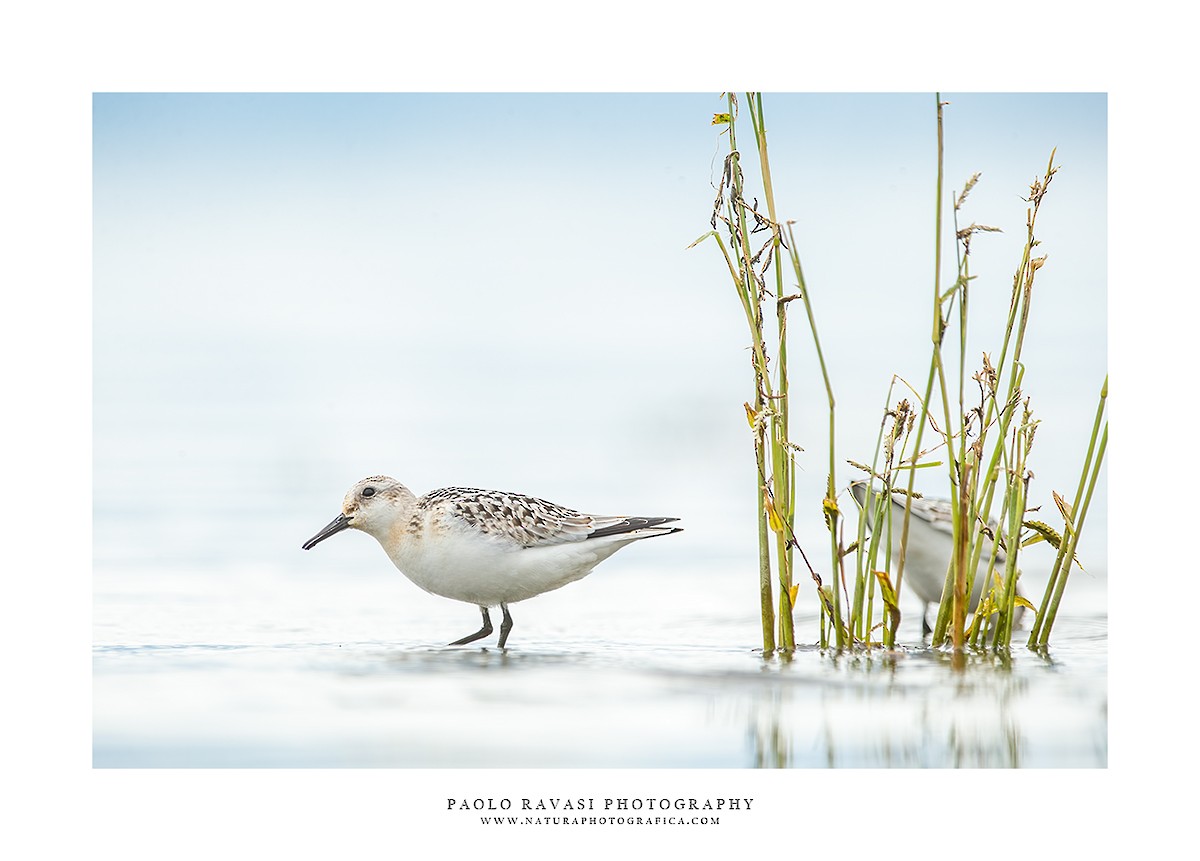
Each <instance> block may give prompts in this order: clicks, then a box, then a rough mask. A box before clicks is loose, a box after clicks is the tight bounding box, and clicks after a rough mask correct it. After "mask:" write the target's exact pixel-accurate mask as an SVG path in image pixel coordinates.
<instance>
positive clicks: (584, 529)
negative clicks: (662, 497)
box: [417, 487, 674, 547]
mask: <svg viewBox="0 0 1200 861" xmlns="http://www.w3.org/2000/svg"><path fill="white" fill-rule="evenodd" d="M417 509H418V511H419V512H420V513H421V514H422V515H429V514H435V513H436V515H437V516H439V517H444V518H449V519H450V520H452V521H458V522H460V523H461V524H462V525H464V526H466V527H467V528H469V529H472V530H476V531H478V532H481V533H483V534H485V535H491V536H495V537H497V538H500V539H502V540H506V541H509V542H512V543H513V544H516V545H519V546H521V547H539V546H546V545H551V544H566V543H570V542H575V541H585V540H587V539H589V538H599V537H602V536H606V535H616V534H619V533H623V532H631V531H633V530H635V529H642V528H647V527H651V526H656V525H658V524H659V523H664V522H667V521H670V520H674V518H660V517H651V518H646V517H640V518H639V517H628V518H627V517H603V516H598V515H593V514H583V513H582V512H579V511H575V510H573V509H570V508H565V507H563V506H561V505H555V504H554V503H553V502H547V501H546V500H544V499H538V498H537V497H533V496H524V495H523V494H519V493H505V492H503V491H499V490H480V489H479V488H474V487H444V488H442V489H440V490H434V491H431V492H429V493H427V494H425V495H424V496H423V497H421V498H420V499H419V500H418V501H417Z"/></svg>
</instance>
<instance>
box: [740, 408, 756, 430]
mask: <svg viewBox="0 0 1200 861" xmlns="http://www.w3.org/2000/svg"><path fill="white" fill-rule="evenodd" d="M742 406H744V407H745V408H746V421H747V422H749V423H750V430H754V425H755V423H756V422H757V421H758V413H756V412H755V411H754V410H753V409H751V408H750V404H748V403H743V404H742Z"/></svg>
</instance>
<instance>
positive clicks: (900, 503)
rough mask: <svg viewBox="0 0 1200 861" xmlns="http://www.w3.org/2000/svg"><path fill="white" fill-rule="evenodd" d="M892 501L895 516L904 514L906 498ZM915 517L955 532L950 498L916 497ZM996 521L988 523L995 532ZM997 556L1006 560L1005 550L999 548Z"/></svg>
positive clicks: (1001, 559)
mask: <svg viewBox="0 0 1200 861" xmlns="http://www.w3.org/2000/svg"><path fill="white" fill-rule="evenodd" d="M892 503H893V504H894V505H895V506H896V509H897V512H898V513H894V514H893V515H892V516H893V517H897V516H899V517H903V516H904V500H902V499H900V498H898V497H895V496H893V497H892ZM912 513H913V517H919V518H921V520H923V521H925V522H926V523H928V524H929V525H930V527H932V528H933V529H936V530H937V531H938V532H944V533H945V534H946V535H953V534H954V515H953V513H952V512H951V510H950V500H948V499H933V498H930V497H914V498H913V501H912ZM996 525H997V524H996V521H994V520H993V521H990V522H989V523H988V527H989V531H990V532H991V533H992V534H994V533H995V530H996ZM996 558H997V559H998V560H1000V561H1004V551H1003V550H999V551H998V552H997V553H996Z"/></svg>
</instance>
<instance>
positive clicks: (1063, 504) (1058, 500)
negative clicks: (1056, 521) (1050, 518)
mask: <svg viewBox="0 0 1200 861" xmlns="http://www.w3.org/2000/svg"><path fill="white" fill-rule="evenodd" d="M1050 495H1051V496H1053V497H1054V504H1055V505H1057V506H1058V513H1059V514H1061V515H1062V516H1063V520H1065V521H1066V523H1067V525H1068V526H1072V525H1074V524H1072V523H1071V506H1070V505H1069V504H1068V503H1067V501H1066V500H1065V499H1063V498H1062V497H1061V496H1059V495H1058V491H1055V490H1052V491H1050Z"/></svg>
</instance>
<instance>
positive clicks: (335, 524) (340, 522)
mask: <svg viewBox="0 0 1200 861" xmlns="http://www.w3.org/2000/svg"><path fill="white" fill-rule="evenodd" d="M349 527H350V518H349V517H347V516H346V515H344V514H339V515H338V516H337V517H335V518H333V520H331V521H329V525H328V526H326V527H325V528H324V529H322V530H321V531H320V532H318V533H317V534H316V535H314V536H313V537H312V538H310V539H308V540H307V541H305V542H304V544H303V545H302V546H301V549H303V550H312V549H313V548H314V547H316V546H317V545H318V544H320V543H321V542H322V541H324V540H325V539H326V538H328V537H329V536H330V535H337V534H338V533H339V532H341V531H342V530H343V529H348V528H349Z"/></svg>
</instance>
